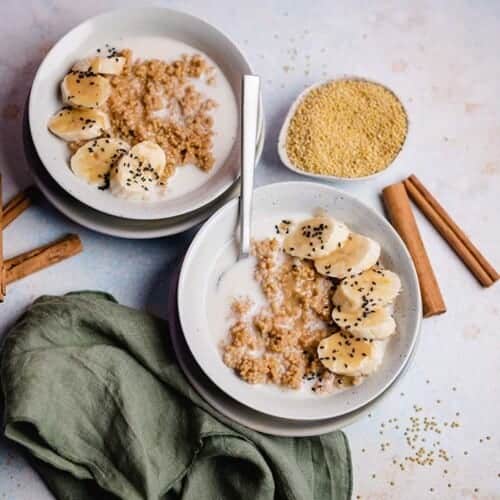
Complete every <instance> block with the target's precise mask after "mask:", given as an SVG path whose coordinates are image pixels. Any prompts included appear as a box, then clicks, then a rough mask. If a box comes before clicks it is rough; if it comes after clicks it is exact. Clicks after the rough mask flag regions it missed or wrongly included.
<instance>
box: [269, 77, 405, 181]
mask: <svg viewBox="0 0 500 500" xmlns="http://www.w3.org/2000/svg"><path fill="white" fill-rule="evenodd" d="M346 79H349V80H364V81H370V82H372V83H376V84H377V85H382V84H381V83H378V82H374V81H372V80H367V79H366V78H360V77H358V76H342V77H339V78H334V79H329V80H325V81H321V82H318V83H315V84H313V85H311V86H309V87H307V88H306V89H304V90H303V91H302V92H301V93H300V94H299V95H298V97H297V98H296V99H295V101H293V103H292V105H291V106H290V109H289V110H288V113H287V115H286V117H285V120H284V122H283V125H282V126H281V130H280V134H279V136H278V155H279V157H280V159H281V161H282V162H283V164H284V165H285V167H287V168H288V169H289V170H291V171H292V172H295V173H296V174H300V175H303V176H305V177H310V178H312V179H316V180H323V181H328V182H358V181H367V180H369V179H373V178H375V177H378V176H379V175H381V174H383V173H385V172H387V170H389V168H390V167H392V165H394V162H395V161H396V158H397V157H398V156H399V153H400V152H401V149H403V146H404V143H403V144H402V145H401V148H400V150H399V151H398V153H397V154H396V156H395V157H394V158H393V159H392V161H391V163H390V164H389V165H387V167H386V168H384V169H383V170H380V172H376V173H374V174H370V175H365V176H363V177H338V176H336V175H322V174H315V173H311V172H306V171H305V170H302V169H300V168H298V167H296V166H295V165H294V164H293V163H292V161H291V160H290V158H288V154H287V151H286V138H287V133H288V127H289V126H290V121H291V119H292V118H293V115H294V114H295V111H296V110H297V107H298V106H299V104H300V103H301V102H302V100H303V99H304V97H305V96H306V95H307V94H308V93H309V92H310V91H311V90H313V89H315V88H317V87H321V86H322V85H325V84H326V83H328V82H332V81H338V80H346ZM382 86H384V85H382ZM384 87H385V86H384ZM385 88H387V90H389V92H391V93H393V92H392V90H391V89H390V88H388V87H385ZM394 95H395V97H396V99H398V100H399V97H398V96H397V95H396V94H394ZM408 125H409V124H408ZM407 135H408V132H407ZM405 141H406V139H405Z"/></svg>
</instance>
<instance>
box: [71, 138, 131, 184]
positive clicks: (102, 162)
mask: <svg viewBox="0 0 500 500" xmlns="http://www.w3.org/2000/svg"><path fill="white" fill-rule="evenodd" d="M129 149H130V146H129V145H128V144H127V143H126V142H125V141H122V140H120V139H113V138H109V139H95V140H94V141H90V142H87V143H86V144H84V145H83V146H81V147H80V148H78V150H77V151H76V153H75V154H74V155H73V156H72V157H71V170H72V171H73V172H74V173H75V174H76V175H77V176H78V177H81V178H82V179H84V180H85V181H87V182H88V183H89V184H93V185H98V186H99V187H100V188H105V187H107V184H108V179H109V173H110V170H111V168H112V167H113V165H114V164H115V163H116V162H117V161H118V160H119V159H120V158H121V157H122V156H123V155H124V154H126V153H127V151H128V150H129Z"/></svg>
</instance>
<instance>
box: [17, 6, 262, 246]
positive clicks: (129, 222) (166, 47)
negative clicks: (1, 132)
mask: <svg viewBox="0 0 500 500" xmlns="http://www.w3.org/2000/svg"><path fill="white" fill-rule="evenodd" d="M110 45H112V46H114V47H119V48H130V49H131V50H132V51H133V52H134V54H135V55H136V56H137V57H141V58H161V57H165V59H171V58H172V57H174V56H175V57H180V56H182V54H183V53H182V52H179V51H182V50H184V49H186V50H191V51H192V52H193V53H202V54H204V55H205V56H206V57H207V58H208V59H209V60H210V61H211V62H212V63H213V65H214V66H213V67H214V68H215V71H216V75H217V76H218V77H220V81H222V83H223V84H222V85H221V86H222V87H224V85H225V86H226V87H227V88H226V93H225V94H224V95H225V96H226V98H227V99H228V100H231V101H234V103H233V104H234V105H233V104H231V106H229V105H227V103H226V102H219V103H218V104H219V106H218V108H216V111H215V113H216V114H217V113H218V114H217V116H216V118H215V125H214V131H215V136H214V154H215V165H214V167H213V168H212V170H211V171H210V172H209V173H204V172H201V171H200V170H198V169H197V167H195V166H193V165H187V166H184V167H180V168H178V169H177V172H176V173H175V175H174V177H172V178H171V179H169V182H168V185H167V192H166V195H165V197H164V198H162V199H161V200H157V201H154V202H144V203H141V202H131V201H129V200H124V199H121V198H117V197H116V196H113V195H112V194H111V193H110V191H109V190H106V191H101V190H98V189H96V187H95V186H92V185H89V184H87V183H86V182H85V181H84V180H82V179H80V178H79V177H77V176H76V175H74V174H73V172H72V171H71V170H70V168H69V162H68V160H69V154H68V149H67V146H66V144H65V143H64V142H63V141H62V140H60V139H59V138H57V137H56V136H54V135H52V134H51V133H50V132H49V130H48V128H47V123H48V120H49V118H50V117H51V116H53V115H54V114H55V113H56V112H57V111H58V110H59V109H60V108H61V106H62V102H61V99H60V93H59V84H60V82H61V80H62V79H63V77H64V75H65V74H66V73H67V72H68V70H69V69H70V68H71V66H72V65H73V63H74V62H75V61H78V60H81V59H82V58H84V57H86V56H88V55H89V54H91V53H95V50H96V48H98V47H105V46H108V47H109V46H110ZM163 54H165V56H163ZM246 73H251V68H250V66H249V64H248V62H247V60H246V59H245V57H244V56H243V54H242V53H241V52H240V51H239V49H238V48H237V47H236V46H235V44H234V43H233V42H232V41H231V40H230V39H229V38H228V37H227V36H225V35H224V34H223V33H221V32H220V31H219V30H217V29H216V28H214V27H213V26H211V25H209V24H207V23H205V22H204V21H202V20H200V19H197V18H195V17H193V16H189V15H187V14H183V13H180V12H176V11H173V10H170V9H164V8H154V7H152V8H140V9H124V10H118V11H113V12H108V13H105V14H102V15H99V16H96V17H94V18H91V19H89V20H87V21H85V22H84V23H82V24H80V25H79V26H77V27H76V28H74V29H73V30H71V31H70V32H69V33H68V34H66V35H65V36H64V37H63V38H62V39H61V40H59V41H58V42H57V43H56V45H55V46H54V47H53V48H52V49H51V50H50V52H49V53H48V54H47V56H46V58H45V59H44V61H43V62H42V64H41V65H40V68H39V69H38V71H37V74H36V76H35V79H34V82H33V86H32V89H31V93H30V98H29V103H28V109H27V112H26V116H25V126H24V140H25V145H26V154H27V159H28V163H29V165H30V167H31V169H32V172H33V175H34V178H35V182H36V184H37V185H38V187H39V188H40V190H41V191H42V192H43V193H44V194H45V196H46V197H47V198H48V199H49V200H50V201H51V202H52V203H53V204H54V205H55V206H56V207H57V208H58V209H59V210H60V211H61V212H63V213H64V214H65V215H67V216H68V217H69V218H71V219H73V220H74V221H76V222H78V223H79V224H82V225H83V226H86V227H88V228H90V229H93V230H95V231H99V232H102V233H106V234H110V235H113V236H120V237H126V238H155V237H161V236H167V235H171V234H175V233H179V232H181V231H185V230H186V229H188V228H190V227H192V226H194V225H196V224H198V223H200V222H201V221H203V220H205V219H207V218H208V217H209V215H210V214H211V213H213V212H214V211H215V210H216V209H217V208H219V207H221V206H222V205H224V204H225V203H226V202H227V201H228V200H230V199H231V198H233V197H234V196H236V195H237V193H238V178H239V147H240V145H239V140H238V136H239V132H238V123H239V116H238V114H239V112H238V110H239V108H240V98H241V89H240V85H241V76H242V75H243V74H246ZM217 85H219V83H217V82H216V86H217ZM219 108H221V109H222V111H220V110H219V111H217V109H219ZM230 108H231V109H234V116H229V114H230V113H228V110H230ZM263 116H264V115H263V112H262V104H261V106H260V117H259V129H258V140H257V158H259V157H260V155H261V153H262V148H263V143H264V136H265V130H264V119H263ZM222 142H224V145H221V146H220V147H219V146H218V145H220V144H222Z"/></svg>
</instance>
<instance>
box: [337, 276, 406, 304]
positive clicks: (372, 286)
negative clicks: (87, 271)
mask: <svg viewBox="0 0 500 500" xmlns="http://www.w3.org/2000/svg"><path fill="white" fill-rule="evenodd" d="M400 290H401V280H400V279H399V276H398V275H397V274H396V273H393V272H392V271H389V270H388V269H383V268H380V267H373V268H371V269H367V270H366V271H363V272H362V273H360V274H357V275H355V276H349V277H347V278H344V279H343V280H342V282H341V283H340V285H339V286H338V287H337V289H336V290H335V293H334V294H333V303H334V304H335V305H339V306H342V308H343V309H346V310H351V311H354V310H356V309H362V308H363V307H364V306H365V305H368V304H369V303H370V301H371V303H372V304H373V305H376V306H377V307H379V306H380V307H382V306H385V305H388V304H390V303H391V302H392V301H393V300H394V299H395V298H396V297H397V295H398V293H399V291H400Z"/></svg>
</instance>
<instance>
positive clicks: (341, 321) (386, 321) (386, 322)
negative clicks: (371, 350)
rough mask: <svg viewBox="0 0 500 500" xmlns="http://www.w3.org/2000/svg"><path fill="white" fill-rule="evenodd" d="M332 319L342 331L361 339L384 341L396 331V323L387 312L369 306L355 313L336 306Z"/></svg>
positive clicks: (386, 310)
mask: <svg viewBox="0 0 500 500" xmlns="http://www.w3.org/2000/svg"><path fill="white" fill-rule="evenodd" d="M332 319H333V321H335V323H336V324H337V325H338V327H339V328H341V329H342V330H345V331H348V332H350V333H352V335H354V336H355V337H359V338H363V339H374V340H380V339H385V338H387V337H390V336H391V335H392V334H393V333H394V332H395V331H396V322H395V321H394V318H393V317H392V316H391V314H390V312H389V310H388V309H387V308H386V307H381V308H376V306H375V307H371V304H369V305H367V306H365V308H364V309H358V310H356V311H345V310H344V308H343V307H342V306H336V307H334V308H333V311H332Z"/></svg>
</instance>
